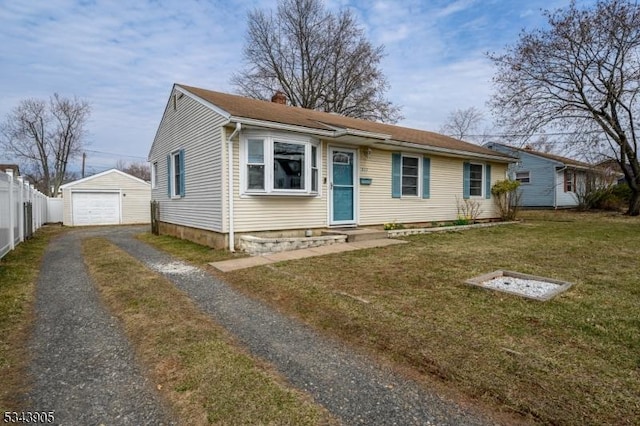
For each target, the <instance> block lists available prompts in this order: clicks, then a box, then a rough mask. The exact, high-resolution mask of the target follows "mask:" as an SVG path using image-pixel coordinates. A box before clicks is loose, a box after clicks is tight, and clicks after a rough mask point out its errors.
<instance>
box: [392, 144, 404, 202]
mask: <svg viewBox="0 0 640 426" xmlns="http://www.w3.org/2000/svg"><path fill="white" fill-rule="evenodd" d="M401 169H402V156H401V155H400V154H399V153H397V152H394V153H392V154H391V197H393V198H400V196H401V195H402V175H401V171H402V170H401Z"/></svg>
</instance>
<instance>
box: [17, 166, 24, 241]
mask: <svg viewBox="0 0 640 426" xmlns="http://www.w3.org/2000/svg"><path fill="white" fill-rule="evenodd" d="M16 180H17V181H18V187H19V188H20V191H18V198H19V202H18V206H19V209H18V211H19V212H21V213H20V214H18V233H19V236H20V242H23V241H24V221H25V220H26V219H27V218H26V217H25V215H24V195H25V194H24V182H23V181H22V177H20V176H19V177H17V178H16Z"/></svg>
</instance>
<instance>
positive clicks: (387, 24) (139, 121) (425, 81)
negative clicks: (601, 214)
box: [0, 0, 593, 157]
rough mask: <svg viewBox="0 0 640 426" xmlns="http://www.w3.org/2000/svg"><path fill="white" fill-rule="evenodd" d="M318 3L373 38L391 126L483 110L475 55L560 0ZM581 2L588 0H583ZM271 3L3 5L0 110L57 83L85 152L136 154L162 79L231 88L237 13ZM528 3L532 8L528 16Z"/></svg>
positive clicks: (238, 54) (158, 105)
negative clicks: (83, 109) (394, 109)
mask: <svg viewBox="0 0 640 426" xmlns="http://www.w3.org/2000/svg"><path fill="white" fill-rule="evenodd" d="M548 1H549V0H531V1H529V2H527V3H526V4H523V3H522V2H520V1H519V0H487V1H482V2H479V1H477V0H457V1H453V2H452V1H445V0H434V1H430V2H425V1H423V0H403V1H400V0H375V1H370V0H327V3H326V4H327V6H328V7H330V8H332V9H334V10H337V9H338V8H344V7H349V8H350V9H351V10H352V11H353V12H354V14H355V15H356V17H357V18H358V20H359V22H360V23H361V24H362V26H363V28H364V29H365V31H366V34H367V37H368V38H369V39H370V40H371V42H372V43H374V44H376V45H378V44H384V45H385V46H386V53H387V56H386V57H385V58H384V60H383V63H382V67H383V71H384V72H385V74H386V75H387V77H388V80H389V82H390V83H391V86H392V88H391V91H390V92H389V93H388V97H389V98H390V99H391V100H392V101H393V102H395V103H397V104H400V105H404V111H403V112H404V115H405V116H406V120H405V122H404V123H402V124H403V125H409V126H415V127H420V128H426V129H438V128H439V127H440V125H441V124H442V121H443V120H444V117H446V115H447V114H448V112H449V111H451V110H453V109H456V108H466V107H469V106H477V107H483V106H484V102H485V101H486V100H487V99H488V97H489V96H490V85H489V83H488V80H489V79H490V78H491V74H492V68H491V65H490V64H489V62H488V61H487V60H486V59H484V57H483V55H482V52H483V51H488V50H497V49H499V48H501V47H502V46H504V45H505V44H506V43H507V42H510V41H513V40H514V39H515V37H516V36H517V33H518V32H519V31H520V29H521V28H523V27H527V26H531V25H534V26H535V25H540V23H541V22H544V20H543V19H542V18H541V17H540V15H539V12H537V10H539V9H540V8H543V7H544V8H555V7H556V6H561V5H565V4H566V1H564V0H552V1H553V3H548ZM589 1H593V0H589ZM276 4H277V2H275V1H273V0H258V1H254V0H252V1H250V0H227V1H224V0H209V1H204V2H201V1H199V2H194V1H179V0H167V1H156V0H141V1H137V2H132V3H130V4H127V6H126V7H123V4H122V3H121V2H112V1H108V0H95V1H80V0H77V1H74V0H47V1H44V0H33V1H29V2H26V1H25V2H4V3H3V6H2V8H0V57H1V58H2V59H3V64H2V74H3V78H2V79H0V89H1V90H2V93H3V100H2V102H1V103H0V117H4V116H5V114H6V113H7V112H8V111H9V109H11V108H12V107H13V106H15V105H17V103H18V102H19V100H21V99H24V98H27V97H41V98H48V97H49V96H50V95H51V94H52V93H54V92H59V93H60V94H63V95H66V96H73V95H77V96H79V97H82V98H85V99H87V100H88V101H89V102H90V103H91V104H92V105H93V115H92V117H91V121H90V129H89V130H90V134H91V137H90V139H91V142H92V146H91V149H93V150H104V151H107V152H120V153H122V154H127V155H133V156H142V157H145V156H146V155H147V152H148V149H149V147H150V145H151V142H152V139H153V137H154V134H155V130H156V128H157V125H158V123H159V121H160V118H161V114H162V111H163V109H164V107H165V104H166V101H167V97H168V94H169V90H170V88H171V85H172V84H173V83H174V82H182V83H185V84H191V85H194V86H202V87H207V88H211V89H214V90H220V91H227V92H231V91H233V87H232V86H231V85H230V82H229V79H230V77H231V74H232V73H233V71H235V70H236V69H238V68H239V67H240V66H241V65H242V46H243V43H244V37H245V28H246V24H245V21H246V15H247V12H248V11H249V10H252V9H254V8H259V9H265V8H275V7H276ZM530 11H534V12H533V13H531V12H530Z"/></svg>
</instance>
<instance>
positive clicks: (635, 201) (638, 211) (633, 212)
mask: <svg viewBox="0 0 640 426" xmlns="http://www.w3.org/2000/svg"><path fill="white" fill-rule="evenodd" d="M627 214H628V215H629V216H640V191H633V190H632V192H631V198H629V210H628V211H627Z"/></svg>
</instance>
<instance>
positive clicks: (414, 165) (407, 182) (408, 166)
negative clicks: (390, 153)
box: [402, 156, 420, 196]
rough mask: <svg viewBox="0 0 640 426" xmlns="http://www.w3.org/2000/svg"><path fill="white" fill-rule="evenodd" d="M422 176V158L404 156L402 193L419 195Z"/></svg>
mask: <svg viewBox="0 0 640 426" xmlns="http://www.w3.org/2000/svg"><path fill="white" fill-rule="evenodd" d="M419 178H420V159H419V158H418V157H405V156H403V157H402V195H403V196H404V195H413V196H418V182H419Z"/></svg>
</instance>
